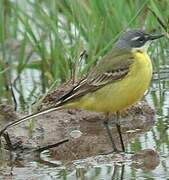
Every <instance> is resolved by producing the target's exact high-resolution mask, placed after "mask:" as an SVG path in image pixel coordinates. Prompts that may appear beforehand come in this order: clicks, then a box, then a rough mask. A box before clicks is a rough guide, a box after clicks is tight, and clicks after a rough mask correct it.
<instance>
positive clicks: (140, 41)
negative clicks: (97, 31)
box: [115, 29, 164, 50]
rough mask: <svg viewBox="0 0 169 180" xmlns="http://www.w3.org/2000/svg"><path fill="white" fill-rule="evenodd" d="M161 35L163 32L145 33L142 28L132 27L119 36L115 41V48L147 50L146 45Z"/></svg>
mask: <svg viewBox="0 0 169 180" xmlns="http://www.w3.org/2000/svg"><path fill="white" fill-rule="evenodd" d="M163 36H164V35H163V34H160V35H153V34H148V33H146V32H145V31H144V30H140V29H133V30H129V31H127V32H125V33H124V34H123V35H122V36H121V38H120V39H119V40H118V41H117V42H116V44H115V48H118V49H128V50H131V49H137V50H147V47H148V45H149V44H150V42H151V41H152V40H155V39H158V38H161V37H163Z"/></svg>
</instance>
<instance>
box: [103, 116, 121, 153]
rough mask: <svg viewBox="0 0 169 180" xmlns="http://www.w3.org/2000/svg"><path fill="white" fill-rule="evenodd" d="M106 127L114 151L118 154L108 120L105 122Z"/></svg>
mask: <svg viewBox="0 0 169 180" xmlns="http://www.w3.org/2000/svg"><path fill="white" fill-rule="evenodd" d="M107 117H108V116H107ZM104 126H105V128H106V131H107V134H108V136H109V139H110V141H111V143H112V148H113V151H115V152H117V151H118V149H117V148H116V145H115V143H114V140H113V137H112V134H111V132H110V129H109V124H108V120H105V121H104Z"/></svg>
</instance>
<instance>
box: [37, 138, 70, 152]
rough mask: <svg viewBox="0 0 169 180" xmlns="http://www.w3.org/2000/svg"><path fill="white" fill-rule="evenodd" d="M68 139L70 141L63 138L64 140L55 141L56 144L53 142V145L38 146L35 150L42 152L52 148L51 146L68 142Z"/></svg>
mask: <svg viewBox="0 0 169 180" xmlns="http://www.w3.org/2000/svg"><path fill="white" fill-rule="evenodd" d="M68 141H69V139H65V140H62V141H60V142H57V143H55V144H51V145H47V146H44V147H40V148H38V149H35V150H34V152H38V153H41V152H42V151H45V150H48V149H51V148H54V147H57V146H60V145H61V144H63V143H66V142H68Z"/></svg>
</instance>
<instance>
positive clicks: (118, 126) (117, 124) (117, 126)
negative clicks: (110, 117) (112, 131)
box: [116, 111, 125, 152]
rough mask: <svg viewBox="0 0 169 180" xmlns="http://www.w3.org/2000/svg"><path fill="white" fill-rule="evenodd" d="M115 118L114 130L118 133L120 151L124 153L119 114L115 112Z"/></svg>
mask: <svg viewBox="0 0 169 180" xmlns="http://www.w3.org/2000/svg"><path fill="white" fill-rule="evenodd" d="M116 118H117V119H116V128H117V131H118V133H119V137H120V143H121V148H122V151H123V152H125V147H124V143H123V138H122V133H121V126H120V113H119V112H118V111H117V112H116Z"/></svg>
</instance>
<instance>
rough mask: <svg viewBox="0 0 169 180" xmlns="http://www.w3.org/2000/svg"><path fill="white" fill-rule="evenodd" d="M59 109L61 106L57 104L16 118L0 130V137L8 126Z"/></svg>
mask: <svg viewBox="0 0 169 180" xmlns="http://www.w3.org/2000/svg"><path fill="white" fill-rule="evenodd" d="M61 109H63V106H59V105H58V106H55V107H53V108H48V109H44V110H42V111H39V112H37V113H33V114H30V115H27V116H25V117H23V118H21V119H18V120H16V121H14V122H11V123H9V124H8V125H6V126H5V127H4V128H3V129H2V130H1V131H0V137H1V135H2V134H3V133H4V132H5V131H6V130H7V129H8V128H10V127H13V126H16V125H18V124H20V123H23V122H25V121H27V120H29V119H32V118H34V117H37V116H40V115H43V114H46V113H49V112H52V111H56V110H61Z"/></svg>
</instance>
